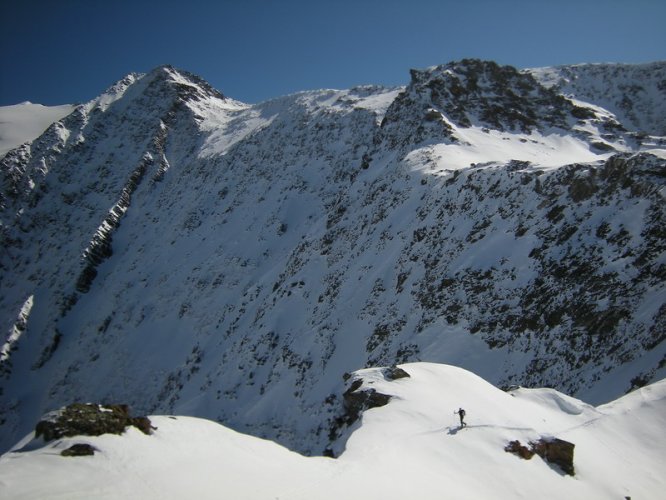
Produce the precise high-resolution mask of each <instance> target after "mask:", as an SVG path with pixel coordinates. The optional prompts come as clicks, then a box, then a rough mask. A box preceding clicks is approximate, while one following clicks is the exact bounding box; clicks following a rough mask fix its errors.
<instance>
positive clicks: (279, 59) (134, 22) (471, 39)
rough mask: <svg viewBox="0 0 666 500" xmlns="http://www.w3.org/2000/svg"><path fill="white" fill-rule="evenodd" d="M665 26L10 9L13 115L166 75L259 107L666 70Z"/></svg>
mask: <svg viewBox="0 0 666 500" xmlns="http://www.w3.org/2000/svg"><path fill="white" fill-rule="evenodd" d="M665 26H666V1H664V0H560V1H550V2H546V1H541V0H505V1H501V0H495V1H491V0H460V1H455V2H454V1H448V0H441V1H436V0H408V1H398V0H355V1H353V0H309V1H302V0H283V1H275V0H274V1H269V0H236V1H212V0H209V1H203V0H189V1H173V0H161V1H148V0H146V1H142V0H133V1H130V0H104V1H101V0H0V56H1V57H2V70H1V71H0V105H7V104H16V103H18V102H22V101H27V100H29V101H32V102H38V103H42V104H47V105H53V104H63V103H74V102H83V101H86V100H89V99H91V98H93V97H95V96H96V95H98V94H100V93H101V92H102V91H103V90H104V89H105V88H106V87H108V86H109V85H111V84H112V83H114V82H115V81H117V80H119V79H120V78H122V77H123V76H124V75H126V74H127V73H130V72H145V71H149V70H150V69H152V68H153V67H155V66H158V65H160V64H172V65H174V66H176V67H178V68H181V69H185V70H188V71H191V72H193V73H196V74H198V75H200V76H202V77H203V78H205V79H206V80H207V81H209V82H210V83H211V84H212V85H213V86H214V87H216V88H217V89H218V90H220V91H221V92H223V93H224V94H226V95H228V96H230V97H233V98H235V99H238V100H241V101H245V102H250V103H252V102H259V101H262V100H265V99H269V98H271V97H277V96H280V95H284V94H288V93H292V92H296V91H299V90H307V89H316V88H348V87H351V86H354V85H359V84H368V83H376V84H384V85H402V84H405V83H407V82H408V80H409V69H410V68H423V67H427V66H432V65H436V64H442V63H446V62H449V61H452V60H458V59H462V58H464V57H475V58H482V59H492V60H495V61H497V62H499V63H501V64H511V65H513V66H516V67H519V68H524V67H536V66H550V65H557V64H571V63H580V62H631V63H636V62H647V61H655V60H665V59H666V28H665Z"/></svg>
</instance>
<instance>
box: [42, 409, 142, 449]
mask: <svg viewBox="0 0 666 500" xmlns="http://www.w3.org/2000/svg"><path fill="white" fill-rule="evenodd" d="M130 426H132V427H136V428H137V429H139V430H140V431H141V432H143V433H144V434H151V432H152V430H153V427H152V426H151V423H150V419H148V417H132V416H131V415H130V411H129V407H128V406H127V405H97V404H89V403H88V404H83V403H74V404H71V405H69V406H66V407H64V408H62V409H60V410H58V411H55V412H52V413H49V414H47V415H45V416H44V418H43V419H42V420H40V421H39V422H38V423H37V426H36V427H35V438H39V437H43V438H44V441H47V442H48V441H52V440H54V439H60V438H62V437H72V436H101V435H102V434H122V433H123V432H125V429H126V428H127V427H130Z"/></svg>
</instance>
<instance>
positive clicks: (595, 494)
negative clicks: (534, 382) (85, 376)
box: [0, 363, 666, 500]
mask: <svg viewBox="0 0 666 500" xmlns="http://www.w3.org/2000/svg"><path fill="white" fill-rule="evenodd" d="M401 367H402V368H403V369H404V370H406V371H407V373H409V374H410V378H403V379H398V380H394V381H387V380H385V379H384V377H383V375H382V371H381V370H380V369H366V370H360V371H358V372H356V373H355V374H354V375H353V376H354V377H355V378H361V379H362V380H363V386H362V387H361V389H360V390H364V389H368V388H374V389H376V390H377V391H378V392H381V393H384V394H389V395H391V396H392V399H391V401H390V402H389V404H388V405H386V406H384V407H380V408H374V409H370V410H367V411H366V412H365V413H364V414H363V416H362V421H361V424H360V425H358V424H357V428H356V430H355V431H354V432H353V433H352V434H351V437H350V438H349V440H348V442H347V447H346V450H345V452H344V453H343V454H342V455H341V456H340V457H339V458H338V459H329V458H323V457H304V456H301V455H299V454H297V453H294V452H291V451H289V450H287V449H286V448H283V447H281V446H279V445H277V444H275V443H272V442H270V441H265V440H261V439H258V438H255V437H252V436H248V435H244V434H240V433H237V432H235V431H232V430H230V429H227V428H225V427H223V426H221V425H218V424H216V423H213V422H211V421H207V420H203V419H198V418H193V417H169V416H154V417H151V420H152V422H153V425H154V426H156V427H157V428H158V429H157V430H156V431H155V432H154V434H153V435H152V436H145V435H143V434H142V433H141V432H139V431H138V430H135V429H133V428H131V429H129V430H128V431H127V432H126V433H125V434H124V435H123V436H113V435H104V436H100V437H96V438H90V437H81V438H67V439H63V440H61V441H57V442H54V443H50V444H48V445H45V446H43V445H41V444H40V442H35V441H32V442H30V440H31V437H32V436H27V437H26V439H24V440H23V441H22V442H21V443H19V444H18V445H17V446H16V447H15V448H14V450H13V451H11V452H9V453H7V454H5V455H3V456H2V457H1V458H0V495H7V496H6V497H7V498H14V499H24V500H27V499H37V498H40V499H48V498H52V499H55V498H68V499H78V498H99V499H115V498H117V499H120V498H123V499H124V498H142V499H151V498H155V499H158V498H159V499H171V498H173V499H176V498H187V497H190V498H201V499H207V498H211V499H212V498H234V499H262V498H278V499H312V498H318V499H339V498H349V499H364V500H367V499H401V498H422V499H436V498H437V499H441V498H452V499H453V498H455V499H467V498H469V499H474V498H507V499H515V498H525V499H528V498H571V499H581V500H582V499H596V498H599V499H606V498H624V497H625V496H631V497H633V498H658V497H659V495H660V493H661V492H663V491H664V487H666V479H665V478H664V476H663V473H662V472H663V470H665V469H664V468H665V467H666V457H664V454H663V451H662V450H663V444H664V436H663V428H664V425H666V411H664V410H666V381H661V382H658V383H655V384H653V385H651V386H647V387H645V388H642V389H639V390H637V391H635V392H633V393H631V394H629V395H627V396H625V397H623V398H620V399H619V400H617V401H614V402H612V403H609V404H606V405H603V406H600V407H597V408H594V407H592V406H590V405H587V404H585V403H583V402H581V401H579V400H577V399H574V398H570V397H568V396H565V395H563V394H561V393H559V392H557V391H554V390H552V389H530V390H528V389H517V390H514V391H511V392H503V391H500V390H499V389H497V388H495V387H493V386H492V385H491V384H489V383H487V382H486V381H484V380H483V379H481V378H480V377H478V376H476V375H474V374H472V373H471V372H468V371H466V370H463V369H460V368H456V367H453V366H448V365H438V364H432V363H413V364H407V365H402V366H401ZM460 406H462V407H464V408H465V409H466V411H467V416H466V419H465V420H466V422H467V424H468V426H467V427H465V428H464V429H460V428H459V425H458V416H457V415H454V414H453V411H454V410H456V409H457V408H458V407H460ZM547 436H553V437H558V438H561V439H565V440H568V441H570V442H573V443H574V444H575V445H576V448H575V453H574V466H575V470H576V474H575V476H573V477H571V476H568V475H565V474H564V473H562V472H561V471H560V470H559V469H558V468H557V467H556V466H551V465H549V464H547V463H546V462H545V461H543V460H542V459H541V458H539V457H538V456H534V457H533V458H532V459H531V460H529V461H526V460H523V459H520V458H519V457H517V456H515V455H513V454H510V453H506V452H505V451H504V449H503V448H504V446H506V444H507V443H508V442H509V441H511V440H515V439H518V440H520V441H521V443H522V444H525V445H527V443H528V442H529V441H530V440H536V439H538V438H540V437H547ZM75 442H86V443H90V444H92V445H93V446H95V447H96V448H97V449H98V450H99V452H97V453H96V455H95V456H94V457H80V458H63V457H60V456H59V455H58V454H59V452H60V451H61V450H63V449H66V448H67V447H69V446H70V445H71V444H73V443H75ZM40 446H41V447H40ZM22 448H23V450H26V451H22Z"/></svg>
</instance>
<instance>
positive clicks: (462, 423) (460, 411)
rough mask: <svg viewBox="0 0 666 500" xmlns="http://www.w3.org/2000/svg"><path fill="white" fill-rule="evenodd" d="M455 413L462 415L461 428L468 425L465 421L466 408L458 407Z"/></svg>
mask: <svg viewBox="0 0 666 500" xmlns="http://www.w3.org/2000/svg"><path fill="white" fill-rule="evenodd" d="M453 414H454V415H458V416H459V417H460V428H461V429H462V428H463V427H465V426H467V424H466V423H465V422H464V418H465V410H463V409H462V408H458V411H454V412H453Z"/></svg>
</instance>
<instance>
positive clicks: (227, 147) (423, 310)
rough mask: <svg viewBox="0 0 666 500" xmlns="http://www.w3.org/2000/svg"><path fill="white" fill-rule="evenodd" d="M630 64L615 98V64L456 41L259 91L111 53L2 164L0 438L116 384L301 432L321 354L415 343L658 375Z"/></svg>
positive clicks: (613, 375)
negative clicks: (83, 93)
mask: <svg viewBox="0 0 666 500" xmlns="http://www.w3.org/2000/svg"><path fill="white" fill-rule="evenodd" d="M649 67H650V68H653V69H652V70H650V71H645V72H641V73H640V75H641V76H640V78H639V79H638V80H639V81H637V82H636V83H635V85H636V86H642V88H645V89H648V90H646V91H645V92H641V91H636V92H635V93H633V94H632V95H631V96H630V98H631V100H632V106H631V110H632V111H631V113H630V114H622V113H619V111H617V110H616V109H615V108H613V107H612V106H610V105H609V106H608V107H603V105H604V104H606V103H618V102H620V103H621V102H623V100H622V99H623V93H625V92H626V88H627V87H624V86H620V85H606V87H605V88H606V92H605V93H599V92H600V91H599V89H600V88H601V86H602V85H603V82H604V81H615V77H614V76H612V75H613V74H616V73H617V74H620V73H621V74H622V75H623V76H622V81H623V82H625V81H628V80H629V79H630V77H631V75H634V74H638V73H637V71H638V70H637V69H636V68H634V67H631V66H629V67H627V66H612V65H611V66H594V67H593V69H594V71H592V70H590V71H585V70H583V69H581V68H585V66H583V67H573V68H569V69H567V68H555V69H552V70H544V69H541V70H534V71H532V72H520V71H517V70H515V69H514V68H511V67H506V66H504V67H502V66H498V65H497V64H494V63H491V62H482V61H476V60H465V61H461V62H457V63H451V64H448V65H444V66H438V67H433V68H429V69H426V70H420V71H412V78H411V81H410V82H409V84H408V85H407V86H405V87H401V88H382V87H376V86H366V87H358V88H354V89H349V90H320V91H311V92H302V93H298V94H294V95H290V96H285V97H281V98H277V99H274V100H271V101H268V102H264V103H260V104H256V105H248V104H243V103H239V102H237V101H234V100H232V99H229V98H228V97H225V96H223V95H222V94H221V93H219V92H218V91H216V90H215V89H213V88H212V87H210V85H208V84H207V83H206V82H205V81H203V80H201V79H200V78H198V77H196V76H194V75H191V74H189V73H186V72H184V71H180V70H176V69H174V68H171V67H160V68H157V69H155V70H153V71H152V72H150V73H148V74H145V75H129V76H127V77H126V78H124V79H123V80H121V81H120V82H118V83H117V84H115V85H114V86H112V87H111V88H110V89H109V90H107V91H106V92H105V93H104V94H102V95H101V96H100V97H99V98H97V99H95V100H94V101H92V102H90V103H87V104H84V105H81V106H79V107H77V108H76V109H75V110H74V111H73V112H72V113H71V114H69V115H68V116H66V117H65V118H63V119H61V120H59V121H58V122H56V123H54V124H53V125H52V126H51V127H50V128H49V129H48V130H47V131H46V132H45V133H44V134H43V135H41V136H40V137H39V138H38V139H36V140H35V141H33V142H32V143H29V144H25V145H22V146H20V147H19V148H17V149H14V150H12V151H10V152H9V153H7V154H6V155H5V156H4V158H2V160H0V162H1V164H2V175H3V177H2V181H1V188H2V189H1V192H0V204H1V207H0V212H1V214H2V216H1V217H2V236H1V238H2V249H3V252H2V256H1V257H0V266H2V267H1V268H0V269H1V272H2V282H1V287H2V293H1V294H0V311H1V312H2V315H1V316H0V322H1V323H0V328H1V329H2V331H3V332H6V339H7V340H6V342H5V343H4V345H3V347H2V351H1V354H0V356H1V363H2V366H1V368H0V369H1V371H2V376H1V377H2V378H1V379H0V384H1V386H0V387H1V389H2V393H1V395H0V412H1V420H0V422H1V425H2V433H1V439H2V442H1V443H0V445H1V447H0V449H3V450H6V449H8V448H9V447H10V446H12V445H13V444H15V442H16V441H17V440H18V439H19V438H20V437H21V436H23V435H25V434H26V433H27V432H28V431H29V430H30V429H31V428H32V426H33V425H34V423H35V421H36V420H37V419H38V418H39V416H40V415H41V414H42V413H44V412H45V411H47V410H51V409H53V408H58V407H60V406H63V405H65V404H68V403H70V402H72V401H107V402H112V401H113V402H123V403H127V404H129V405H130V406H131V407H132V408H134V409H135V410H136V411H137V412H140V413H146V414H155V413H162V414H169V413H176V414H181V415H192V416H198V417H205V418H209V419H212V420H217V421H219V422H222V423H224V424H225V425H227V426H229V427H231V428H233V429H236V430H240V431H244V432H249V433H251V434H253V435H255V436H260V437H267V438H270V439H273V440H275V441H277V442H279V443H281V444H283V445H285V446H287V447H289V448H291V449H294V450H298V451H300V452H304V453H308V454H320V453H322V452H323V450H324V449H326V448H329V447H330V446H333V445H334V444H335V443H332V442H331V439H332V434H331V432H332V431H331V429H332V428H334V427H335V423H336V422H337V421H339V419H340V415H341V412H342V411H343V405H342V400H341V394H342V392H343V391H344V388H345V385H344V381H343V378H342V376H343V374H344V373H346V372H352V371H354V370H357V369H358V368H362V367H371V366H381V365H393V364H396V363H404V362H413V361H429V362H440V363H449V364H455V365H458V366H461V367H463V368H465V369H469V370H471V371H473V372H474V373H476V374H478V375H480V376H482V377H484V378H485V379H487V380H489V381H490V382H492V383H494V384H496V385H499V386H502V387H508V386H511V385H526V386H548V387H554V388H556V389H558V390H561V391H564V392H566V393H568V394H571V395H575V396H576V397H579V398H582V399H583V400H585V401H588V402H591V403H593V404H598V403H601V402H606V401H609V400H611V399H614V398H616V397H618V396H620V395H622V394H623V393H625V392H627V391H629V390H630V389H632V388H635V387H637V386H641V385H644V384H646V383H648V382H651V381H654V380H658V379H660V378H663V376H664V356H665V352H664V351H665V349H664V342H663V340H664V333H665V331H666V327H665V318H666V314H665V313H666V305H665V303H666V292H665V291H664V276H665V274H664V269H665V268H666V267H665V266H666V261H665V254H664V242H665V240H666V239H665V238H664V230H663V228H664V210H665V208H664V207H665V204H664V196H665V195H666V191H665V189H664V171H665V168H664V167H665V165H666V160H665V159H666V150H665V146H664V144H665V139H664V137H663V133H662V132H661V131H662V129H660V128H659V127H660V126H661V125H660V121H659V120H661V119H662V118H663V116H662V114H658V113H654V114H649V113H645V114H641V113H642V112H641V110H644V109H648V108H650V109H658V107H659V106H662V105H663V102H664V101H666V97H665V95H664V93H665V92H666V89H665V88H664V85H663V72H664V68H665V67H666V65H665V64H664V63H655V64H654V65H652V66H649ZM618 72H619V73H618ZM554 75H556V77H555V76H554ZM571 75H575V76H576V78H575V79H574V78H573V77H572V76H571ZM535 76H536V77H535ZM567 79H568V80H567ZM567 81H569V82H573V81H575V85H573V84H567V83H566V82H567ZM577 89H584V90H581V91H580V92H581V95H578V94H577V93H576V92H577ZM655 89H656V90H655ZM622 109H624V108H622ZM627 113H629V111H627ZM630 115H631V116H636V118H635V119H634V118H631V119H628V118H626V117H627V116H630ZM639 116H640V119H639V118H638V117H639Z"/></svg>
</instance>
